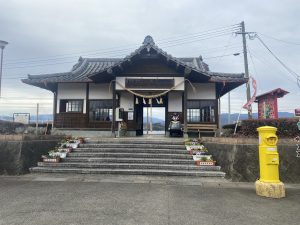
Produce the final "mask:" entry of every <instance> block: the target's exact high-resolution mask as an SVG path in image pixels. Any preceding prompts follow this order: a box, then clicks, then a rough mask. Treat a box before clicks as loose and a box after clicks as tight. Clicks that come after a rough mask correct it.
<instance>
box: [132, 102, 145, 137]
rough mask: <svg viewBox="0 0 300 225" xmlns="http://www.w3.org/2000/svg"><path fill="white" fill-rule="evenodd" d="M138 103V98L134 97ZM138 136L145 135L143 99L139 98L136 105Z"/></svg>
mask: <svg viewBox="0 0 300 225" xmlns="http://www.w3.org/2000/svg"><path fill="white" fill-rule="evenodd" d="M134 102H135V103H136V99H134ZM134 114H135V123H136V136H141V135H143V99H142V98H138V104H135V105H134Z"/></svg>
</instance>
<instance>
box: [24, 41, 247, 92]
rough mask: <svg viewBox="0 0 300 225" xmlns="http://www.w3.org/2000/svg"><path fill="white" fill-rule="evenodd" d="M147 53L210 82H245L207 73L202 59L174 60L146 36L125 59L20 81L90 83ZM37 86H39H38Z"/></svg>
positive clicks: (89, 61) (93, 61)
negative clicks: (164, 59) (154, 54)
mask: <svg viewBox="0 0 300 225" xmlns="http://www.w3.org/2000/svg"><path fill="white" fill-rule="evenodd" d="M145 49H147V51H148V52H149V51H150V50H151V49H153V50H154V51H156V52H157V53H158V54H160V55H162V56H164V57H165V58H166V59H167V60H168V61H173V62H174V63H176V64H177V65H178V66H181V67H183V68H186V69H189V70H191V71H194V72H196V73H199V74H201V75H203V76H206V77H207V78H208V79H209V80H210V81H212V82H223V81H226V82H241V83H244V82H246V79H245V78H244V74H243V73H240V74H232V73H216V72H211V71H209V67H208V65H207V64H206V63H205V62H203V60H202V57H201V56H200V57H198V58H195V57H189V58H175V57H173V56H171V55H169V54H168V53H167V52H164V51H163V50H162V49H160V48H158V47H157V46H156V45H155V43H154V41H153V39H152V37H150V36H147V37H146V38H145V41H144V43H143V45H142V46H141V47H140V48H138V49H137V50H135V51H134V52H133V53H131V54H130V55H128V56H126V57H125V58H82V57H80V58H79V60H78V62H77V63H76V64H75V65H74V66H73V68H72V69H71V71H69V72H64V73H54V74H42V75H28V78H27V79H22V81H23V82H24V83H27V84H31V85H36V86H39V87H42V86H43V85H42V84H47V83H60V82H91V81H92V79H93V77H94V76H97V75H98V74H100V73H103V72H106V71H109V70H111V69H113V68H114V67H117V66H121V65H122V63H124V62H126V61H130V60H131V58H132V57H133V56H136V55H138V54H140V53H141V51H145ZM38 84H39V85H38Z"/></svg>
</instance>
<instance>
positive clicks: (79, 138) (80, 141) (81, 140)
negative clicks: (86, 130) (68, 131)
mask: <svg viewBox="0 0 300 225" xmlns="http://www.w3.org/2000/svg"><path fill="white" fill-rule="evenodd" d="M77 140H78V141H79V143H80V144H84V143H85V140H84V138H83V137H78V138H77Z"/></svg>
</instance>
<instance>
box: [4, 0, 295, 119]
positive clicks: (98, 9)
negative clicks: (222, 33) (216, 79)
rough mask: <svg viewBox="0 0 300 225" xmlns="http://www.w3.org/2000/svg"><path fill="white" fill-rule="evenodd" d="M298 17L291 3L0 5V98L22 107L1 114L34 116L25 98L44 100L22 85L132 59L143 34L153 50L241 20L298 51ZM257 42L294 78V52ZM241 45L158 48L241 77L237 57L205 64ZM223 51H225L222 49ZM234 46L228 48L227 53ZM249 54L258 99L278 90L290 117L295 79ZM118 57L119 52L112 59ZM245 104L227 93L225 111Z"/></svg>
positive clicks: (222, 41) (253, 48) (259, 50)
mask: <svg viewBox="0 0 300 225" xmlns="http://www.w3.org/2000/svg"><path fill="white" fill-rule="evenodd" d="M299 10H300V4H299V3H298V1H297V0H287V1H272V3H270V2H269V1H259V0H252V1H250V0H248V1H240V2H238V1H221V0H219V1H217V0H213V1H198V0H187V1H174V0H164V1H163V0H161V1H159V0H154V1H147V0H128V1H121V0H120V1H116V0H112V1H96V0H85V1H84V0H81V1H79V0H44V1H38V0H24V1H17V0H11V1H3V2H2V3H1V9H0V23H1V28H0V31H1V32H0V33H1V36H0V39H1V40H6V41H8V42H9V45H8V46H7V47H6V49H5V51H4V53H5V55H4V64H5V65H4V70H3V78H4V79H3V83H2V84H3V87H2V96H4V97H7V98H9V97H10V98H12V97H20V96H21V97H23V98H26V99H27V100H26V101H24V100H20V101H19V102H18V101H16V100H13V99H6V100H5V101H4V99H1V100H0V113H2V114H3V113H11V112H12V110H13V111H17V110H20V111H21V110H26V111H30V112H32V113H34V112H35V109H34V108H25V107H24V104H25V105H26V106H28V107H29V106H31V105H32V104H33V105H35V104H36V102H37V101H38V99H35V100H32V99H30V98H32V96H33V97H34V98H48V99H52V97H53V96H52V93H51V92H48V91H45V90H42V89H39V88H35V87H31V86H29V85H25V84H22V83H21V82H20V78H21V77H26V75H27V74H44V73H53V72H65V71H69V70H70V69H71V67H72V65H73V64H75V63H76V61H77V59H78V57H79V56H80V55H82V56H89V57H124V56H126V55H128V54H130V53H131V52H132V51H134V50H135V48H136V47H137V46H139V45H140V44H141V43H142V41H143V38H144V37H145V36H146V35H148V34H151V35H152V36H153V37H154V40H155V41H156V42H157V43H159V42H162V41H161V40H162V39H165V38H173V39H174V38H178V37H179V36H183V35H189V34H196V33H201V32H202V31H206V30H209V29H211V28H216V27H224V26H228V25H231V24H236V23H239V22H241V21H242V20H245V23H246V29H247V30H248V31H255V32H259V34H261V35H262V34H265V35H268V36H271V37H276V38H278V39H282V40H285V41H290V42H297V43H300V40H299V38H298V37H299V36H300V27H299V26H298V21H299V15H298V12H299ZM261 37H262V38H263V40H264V41H265V42H266V43H267V44H268V46H270V48H271V49H272V50H273V51H274V53H275V54H276V55H278V56H279V57H280V58H281V59H282V60H283V61H284V62H285V63H286V64H287V65H288V66H289V67H291V68H293V70H295V71H296V72H298V73H299V71H300V64H299V63H298V59H299V52H300V51H299V48H300V45H289V44H286V43H284V42H279V41H276V40H274V39H271V38H267V37H266V36H263V35H262V36H261ZM241 43H242V42H241V37H239V36H237V37H235V36H234V35H231V36H230V35H228V36H226V37H220V38H214V39H208V40H202V41H198V42H192V43H186V44H182V45H178V46H170V47H163V46H166V44H164V45H163V44H162V45H161V47H162V48H163V49H164V50H165V51H167V52H168V53H170V54H172V55H173V56H177V57H183V56H199V55H202V56H203V58H204V59H205V58H207V59H205V61H206V62H207V63H208V64H209V65H210V68H211V70H213V71H221V72H243V71H244V66H243V57H242V55H240V56H237V57H233V56H228V57H220V58H210V57H215V56H220V55H226V54H233V53H235V52H239V53H242V48H241ZM226 45H230V46H229V47H228V48H226ZM234 45H235V46H236V47H235V48H234V47H232V46H234ZM248 46H249V49H250V52H251V56H252V60H251V57H250V55H249V69H250V73H251V75H253V76H254V77H255V78H256V79H257V82H258V92H259V93H263V92H266V91H269V90H271V89H275V88H277V87H281V88H284V89H286V90H287V91H289V92H290V94H288V95H287V96H285V97H284V100H283V101H282V100H280V101H279V109H280V110H283V111H292V109H293V108H297V107H299V100H298V99H299V94H300V90H299V88H298V87H297V85H296V81H295V78H293V77H292V76H291V75H289V74H288V73H287V71H285V70H284V69H283V68H282V67H281V66H280V65H279V64H278V62H276V61H275V60H274V58H272V56H271V55H270V54H269V53H268V52H267V51H266V49H264V47H263V46H262V45H261V44H260V43H259V42H258V40H257V39H256V40H248ZM216 47H219V48H216ZM231 47H232V48H231ZM109 48H110V50H109V51H111V52H110V53H109V54H108V53H105V54H104V53H103V52H105V51H104V50H103V49H109ZM120 49H122V51H116V50H120ZM213 49H214V50H213ZM113 50H114V51H113ZM106 52H107V50H106ZM209 58H210V59H209ZM20 59H22V60H23V61H20ZM38 60H44V61H38ZM46 64H47V65H46ZM245 99H246V94H245V87H244V86H242V87H240V88H237V89H236V90H234V91H233V92H232V111H233V112H238V111H239V109H240V107H241V105H242V104H243V103H244V102H245V101H246V100H245ZM40 103H41V104H42V103H43V104H44V105H45V112H49V113H52V103H51V101H48V100H40ZM8 105H10V106H9V107H8ZM14 105H16V107H14ZM18 105H19V107H18ZM21 106H22V107H23V108H22V107H21ZM226 110H227V96H224V98H222V111H226Z"/></svg>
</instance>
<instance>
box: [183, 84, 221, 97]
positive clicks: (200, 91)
mask: <svg viewBox="0 0 300 225" xmlns="http://www.w3.org/2000/svg"><path fill="white" fill-rule="evenodd" d="M193 86H194V87H195V89H196V90H195V92H194V90H193V88H192V87H191V86H190V85H189V84H188V87H187V91H188V95H187V98H188V99H216V85H215V84H213V83H193Z"/></svg>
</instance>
